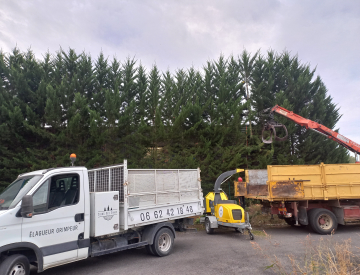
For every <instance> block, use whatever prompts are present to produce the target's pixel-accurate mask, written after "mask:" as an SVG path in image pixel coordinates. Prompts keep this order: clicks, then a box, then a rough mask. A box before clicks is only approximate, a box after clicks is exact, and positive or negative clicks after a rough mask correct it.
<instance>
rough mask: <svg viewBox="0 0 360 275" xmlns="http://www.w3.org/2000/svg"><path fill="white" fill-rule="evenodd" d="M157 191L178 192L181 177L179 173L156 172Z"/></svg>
mask: <svg viewBox="0 0 360 275" xmlns="http://www.w3.org/2000/svg"><path fill="white" fill-rule="evenodd" d="M156 185H157V191H178V190H179V177H178V172H177V171H164V170H157V171H156Z"/></svg>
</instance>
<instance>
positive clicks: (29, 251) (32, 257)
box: [0, 242, 44, 272]
mask: <svg viewBox="0 0 360 275" xmlns="http://www.w3.org/2000/svg"><path fill="white" fill-rule="evenodd" d="M13 254H21V255H24V256H25V257H27V258H28V260H29V262H35V261H37V271H38V272H42V271H44V270H43V263H44V260H43V254H42V252H41V250H40V248H39V247H37V246H36V245H35V244H33V243H28V242H19V243H13V244H8V245H4V246H2V247H0V255H13Z"/></svg>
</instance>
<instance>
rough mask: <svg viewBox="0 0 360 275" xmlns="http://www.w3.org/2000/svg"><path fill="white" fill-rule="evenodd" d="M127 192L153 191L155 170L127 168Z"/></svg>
mask: <svg viewBox="0 0 360 275" xmlns="http://www.w3.org/2000/svg"><path fill="white" fill-rule="evenodd" d="M128 190H129V193H130V194H131V193H143V192H155V191H156V186H155V171H138V170H133V171H131V170H129V174H128Z"/></svg>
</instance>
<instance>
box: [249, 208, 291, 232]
mask: <svg viewBox="0 0 360 275" xmlns="http://www.w3.org/2000/svg"><path fill="white" fill-rule="evenodd" d="M245 211H246V212H248V213H249V219H250V223H251V226H252V227H261V228H263V227H273V226H287V223H286V222H285V221H284V220H283V219H279V218H278V216H277V215H271V214H267V213H262V211H261V204H253V205H250V206H249V207H246V209H245Z"/></svg>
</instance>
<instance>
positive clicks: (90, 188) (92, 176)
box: [88, 171, 95, 192]
mask: <svg viewBox="0 0 360 275" xmlns="http://www.w3.org/2000/svg"><path fill="white" fill-rule="evenodd" d="M94 173H95V172H94V171H91V172H88V176H89V190H90V192H94Z"/></svg>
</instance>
